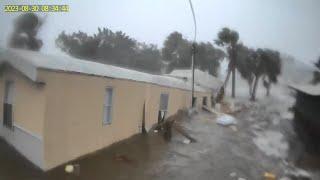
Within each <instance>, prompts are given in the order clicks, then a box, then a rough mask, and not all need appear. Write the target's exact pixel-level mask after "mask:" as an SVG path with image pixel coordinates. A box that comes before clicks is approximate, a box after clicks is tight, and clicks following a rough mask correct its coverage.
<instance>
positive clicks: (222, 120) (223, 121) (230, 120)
mask: <svg viewBox="0 0 320 180" xmlns="http://www.w3.org/2000/svg"><path fill="white" fill-rule="evenodd" d="M217 124H220V125H223V126H229V125H233V124H237V122H236V119H235V118H234V117H232V116H230V115H227V114H224V115H221V116H219V117H218V118H217Z"/></svg>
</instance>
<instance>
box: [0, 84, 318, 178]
mask: <svg viewBox="0 0 320 180" xmlns="http://www.w3.org/2000/svg"><path fill="white" fill-rule="evenodd" d="M278 90H279V89H278ZM277 93H283V94H286V95H285V96H271V97H269V98H261V99H259V100H258V101H257V102H256V103H251V102H249V101H248V100H247V98H241V97H239V98H238V99H237V100H236V101H234V102H232V103H231V104H233V105H231V109H232V112H233V115H234V117H236V119H237V125H236V126H233V127H230V126H229V127H224V126H221V125H219V124H217V123H216V119H217V115H215V114H212V113H208V112H205V111H199V112H198V113H197V114H195V115H193V116H192V117H191V118H190V119H187V120H186V121H184V122H183V126H184V127H185V128H186V129H187V131H188V133H190V135H192V136H193V137H195V138H196V139H197V140H198V142H196V143H190V144H188V143H185V138H184V137H183V136H181V135H180V134H177V133H174V136H173V139H172V140H171V142H166V141H164V139H163V138H162V135H161V133H159V132H158V133H154V132H150V133H149V134H148V135H135V136H133V137H131V138H129V139H127V140H124V141H122V142H120V143H117V144H114V145H112V146H111V147H109V148H106V149H104V150H101V151H99V152H96V153H94V154H91V155H88V156H86V157H84V158H82V159H79V160H75V161H74V162H72V163H73V164H75V165H79V167H80V170H79V174H66V173H65V172H64V167H63V166H62V167H58V168H56V169H54V170H52V171H49V172H47V173H43V172H41V171H40V170H38V169H37V168H35V167H33V166H32V165H31V164H30V163H28V162H27V161H26V160H24V159H23V158H22V157H21V156H20V155H18V154H17V153H16V152H15V151H13V150H12V148H10V147H9V146H8V145H7V144H6V143H5V142H4V141H0V179H5V180H21V179H32V180H36V179H39V180H40V179H41V180H42V179H49V180H51V179H52V180H65V179H66V180H73V179H76V180H79V179H83V180H88V179H95V180H96V179H97V180H100V179H101V180H102V179H103V180H105V179H112V180H117V179H130V180H131V179H133V180H134V179H137V180H142V179H163V180H167V179H178V180H186V179H190V180H194V179H199V180H200V179H218V180H220V179H221V180H228V179H230V180H232V179H237V180H241V178H243V179H247V180H250V179H251V180H256V179H263V178H262V177H263V174H264V173H265V172H271V173H274V174H275V175H276V176H277V177H278V178H279V179H280V178H283V180H285V177H288V176H289V174H294V173H296V174H297V173H300V174H305V176H308V174H309V175H310V176H311V177H312V179H319V178H320V176H319V175H320V171H319V170H317V169H316V168H315V167H320V166H317V165H316V166H312V167H309V166H307V165H308V162H307V163H305V162H304V160H303V158H302V160H300V159H301V158H300V157H302V156H303V155H302V154H303V150H301V146H300V144H299V141H298V140H297V139H296V137H295V134H294V132H293V130H292V126H291V119H292V115H291V114H290V112H289V111H288V108H289V107H290V106H291V105H292V103H293V98H292V97H290V95H289V93H288V92H287V90H285V89H281V92H280V91H279V92H277ZM296 162H302V163H301V164H302V165H300V167H299V168H305V169H307V170H308V172H307V171H303V170H301V169H297V165H296Z"/></svg>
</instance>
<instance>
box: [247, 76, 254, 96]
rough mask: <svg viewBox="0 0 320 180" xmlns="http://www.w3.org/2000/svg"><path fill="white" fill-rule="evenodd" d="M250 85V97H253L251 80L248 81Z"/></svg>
mask: <svg viewBox="0 0 320 180" xmlns="http://www.w3.org/2000/svg"><path fill="white" fill-rule="evenodd" d="M248 84H249V97H251V95H252V85H253V79H250V80H249V81H248Z"/></svg>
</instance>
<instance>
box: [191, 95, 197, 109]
mask: <svg viewBox="0 0 320 180" xmlns="http://www.w3.org/2000/svg"><path fill="white" fill-rule="evenodd" d="M196 105H197V97H193V98H192V107H195V106H196Z"/></svg>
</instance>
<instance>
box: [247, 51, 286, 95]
mask: <svg viewBox="0 0 320 180" xmlns="http://www.w3.org/2000/svg"><path fill="white" fill-rule="evenodd" d="M253 57H254V63H253V65H254V66H253V67H254V70H253V73H254V76H255V78H254V85H253V90H252V94H251V100H252V101H255V100H256V92H257V87H258V83H259V79H260V78H261V77H262V78H263V79H264V84H265V87H266V90H267V93H266V94H267V95H269V94H270V88H271V84H272V83H277V81H278V76H279V75H280V73H281V58H280V53H279V52H278V51H274V50H271V49H258V50H257V51H256V53H255V54H254V56H253Z"/></svg>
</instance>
